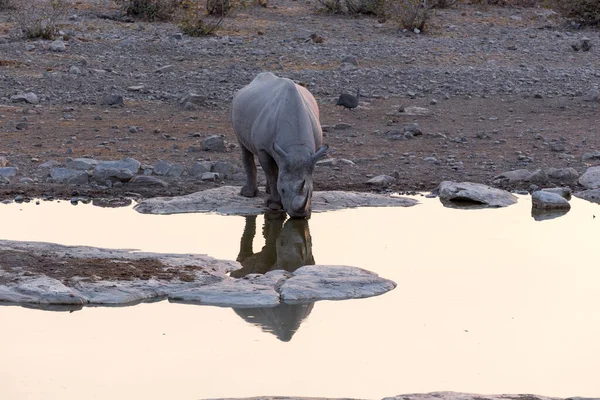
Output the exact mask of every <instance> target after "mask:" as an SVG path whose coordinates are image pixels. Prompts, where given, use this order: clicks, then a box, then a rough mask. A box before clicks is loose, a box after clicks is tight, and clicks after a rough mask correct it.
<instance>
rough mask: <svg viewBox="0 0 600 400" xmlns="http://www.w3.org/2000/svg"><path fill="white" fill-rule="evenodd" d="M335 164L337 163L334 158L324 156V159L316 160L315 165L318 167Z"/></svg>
mask: <svg viewBox="0 0 600 400" xmlns="http://www.w3.org/2000/svg"><path fill="white" fill-rule="evenodd" d="M336 164H337V161H336V159H335V158H324V159H321V160H319V161H317V164H316V165H317V166H318V167H333V166H334V165H336Z"/></svg>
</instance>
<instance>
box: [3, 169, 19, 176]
mask: <svg viewBox="0 0 600 400" xmlns="http://www.w3.org/2000/svg"><path fill="white" fill-rule="evenodd" d="M17 171H18V168H17V167H0V176H2V177H4V178H12V177H13V176H15V175H17Z"/></svg>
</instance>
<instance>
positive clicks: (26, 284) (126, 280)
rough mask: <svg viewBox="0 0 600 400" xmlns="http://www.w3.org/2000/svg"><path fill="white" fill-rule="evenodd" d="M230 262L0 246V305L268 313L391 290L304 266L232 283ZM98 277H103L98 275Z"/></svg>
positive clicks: (358, 272)
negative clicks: (158, 306) (185, 306)
mask: <svg viewBox="0 0 600 400" xmlns="http://www.w3.org/2000/svg"><path fill="white" fill-rule="evenodd" d="M239 268H241V265H240V264H239V263H237V262H235V261H227V260H217V259H214V258H212V257H209V256H206V255H199V254H160V253H145V252H134V251H132V250H112V249H102V248H95V247H85V246H62V245H58V244H52V243H39V242H16V241H6V240H0V303H9V304H20V305H31V306H35V307H39V308H51V307H54V306H64V307H66V308H69V307H70V308H72V309H78V308H81V307H83V306H86V305H103V306H125V305H133V304H137V303H140V302H145V301H156V300H162V299H168V300H169V301H173V302H184V303H195V304H202V305H214V306H222V307H235V308H260V307H276V306H278V305H279V304H281V303H289V304H298V303H311V302H315V301H318V300H343V299H351V298H362V297H370V296H376V295H380V294H383V293H385V292H387V291H390V290H392V289H394V288H395V287H396V284H395V283H394V282H392V281H390V280H387V279H384V278H381V277H379V276H378V275H377V274H375V273H373V272H369V271H366V270H363V269H360V268H355V267H348V266H331V265H310V266H304V267H300V268H298V269H297V270H295V271H294V272H293V273H290V272H286V271H282V270H275V271H270V272H268V273H266V274H264V275H261V274H253V275H248V276H245V277H244V278H239V279H235V278H232V277H230V276H229V275H228V273H229V272H231V271H234V270H237V269H239ZM102 275H104V277H103V276H102Z"/></svg>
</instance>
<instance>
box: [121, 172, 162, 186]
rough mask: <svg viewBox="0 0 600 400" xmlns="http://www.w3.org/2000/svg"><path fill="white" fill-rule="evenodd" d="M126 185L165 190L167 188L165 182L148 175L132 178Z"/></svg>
mask: <svg viewBox="0 0 600 400" xmlns="http://www.w3.org/2000/svg"><path fill="white" fill-rule="evenodd" d="M127 185H128V186H134V187H140V188H166V187H168V186H169V184H168V183H167V182H165V181H163V180H161V179H158V178H156V177H154V176H148V175H138V176H134V177H133V178H131V180H130V181H129V182H127Z"/></svg>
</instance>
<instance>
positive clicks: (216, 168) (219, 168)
mask: <svg viewBox="0 0 600 400" xmlns="http://www.w3.org/2000/svg"><path fill="white" fill-rule="evenodd" d="M211 171H212V172H216V173H218V174H219V176H222V177H223V178H226V179H227V178H230V177H231V176H232V175H233V174H235V166H234V165H233V164H231V163H228V162H226V161H217V162H215V163H214V164H213V165H212V168H211Z"/></svg>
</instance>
